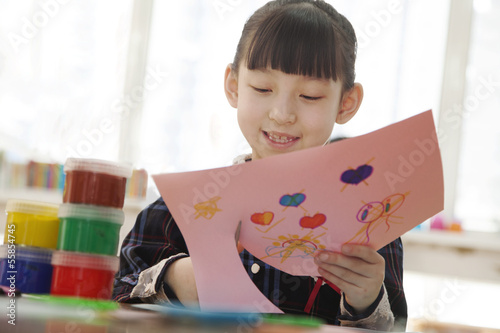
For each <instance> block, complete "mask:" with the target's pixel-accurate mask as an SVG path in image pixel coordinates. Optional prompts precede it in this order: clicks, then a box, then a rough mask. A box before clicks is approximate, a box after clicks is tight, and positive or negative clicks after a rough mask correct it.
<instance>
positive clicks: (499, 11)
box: [455, 0, 500, 231]
mask: <svg viewBox="0 0 500 333" xmlns="http://www.w3.org/2000/svg"><path fill="white" fill-rule="evenodd" d="M498 40H500V3H499V2H498V1H491V0H475V1H474V13H473V19H472V30H471V45H470V51H469V64H468V67H467V76H466V92H465V96H464V100H463V105H462V108H463V110H462V112H463V117H461V118H462V119H463V121H462V138H461V142H460V160H459V166H458V167H459V169H458V177H457V192H456V193H457V196H456V204H455V212H456V217H457V219H459V220H461V221H462V222H463V225H464V227H465V228H467V229H472V230H481V231H499V230H500V205H499V203H500V131H499V128H498V124H499V123H500V113H499V112H498V110H500V67H499V66H498V65H497V63H498V59H499V57H500V44H499V43H498ZM456 120H460V119H456Z"/></svg>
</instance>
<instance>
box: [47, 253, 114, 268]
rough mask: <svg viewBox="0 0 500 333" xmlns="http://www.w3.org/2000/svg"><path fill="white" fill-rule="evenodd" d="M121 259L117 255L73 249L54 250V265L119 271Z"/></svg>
mask: <svg viewBox="0 0 500 333" xmlns="http://www.w3.org/2000/svg"><path fill="white" fill-rule="evenodd" d="M119 263H120V259H119V258H118V257H117V256H106V255H97V254H88V253H82V252H71V251H54V253H53V254H52V265H53V266H65V267H80V268H89V269H97V270H101V271H113V272H116V271H118V267H119Z"/></svg>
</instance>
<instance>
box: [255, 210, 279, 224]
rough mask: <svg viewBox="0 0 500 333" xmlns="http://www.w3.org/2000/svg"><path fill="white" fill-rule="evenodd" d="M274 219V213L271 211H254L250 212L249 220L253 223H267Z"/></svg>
mask: <svg viewBox="0 0 500 333" xmlns="http://www.w3.org/2000/svg"><path fill="white" fill-rule="evenodd" d="M273 219H274V214H273V213H272V212H264V213H255V214H252V216H251V217H250V220H251V221H252V222H253V223H255V224H260V225H269V224H271V222H272V221H273Z"/></svg>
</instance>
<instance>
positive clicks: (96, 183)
mask: <svg viewBox="0 0 500 333" xmlns="http://www.w3.org/2000/svg"><path fill="white" fill-rule="evenodd" d="M64 173H65V174H66V180H65V183H64V193H63V202H64V203H80V204H88V205H97V206H108V207H115V208H123V202H124V200H125V190H126V187H127V178H129V177H130V176H131V175H132V168H131V167H130V166H129V165H127V164H120V163H113V162H109V161H103V160H95V159H78V158H68V159H67V160H66V163H65V164H64Z"/></svg>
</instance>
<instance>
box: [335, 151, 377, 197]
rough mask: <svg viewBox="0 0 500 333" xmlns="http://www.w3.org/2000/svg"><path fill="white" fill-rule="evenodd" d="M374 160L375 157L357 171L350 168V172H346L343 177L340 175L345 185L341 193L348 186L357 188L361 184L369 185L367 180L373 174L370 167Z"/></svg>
mask: <svg viewBox="0 0 500 333" xmlns="http://www.w3.org/2000/svg"><path fill="white" fill-rule="evenodd" d="M374 159H375V157H373V158H371V159H370V160H369V161H368V162H366V163H365V164H363V165H360V166H358V167H357V168H356V169H354V168H351V167H349V168H348V170H346V171H344V172H343V173H342V175H340V180H341V181H342V182H343V183H345V185H344V187H343V188H342V189H341V190H340V192H343V191H344V190H345V188H346V187H347V186H348V185H356V186H357V185H358V184H359V183H361V182H363V183H364V184H365V185H368V183H367V182H366V179H367V178H368V177H370V176H371V175H372V173H373V167H372V166H371V165H370V162H371V161H373V160H374Z"/></svg>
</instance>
